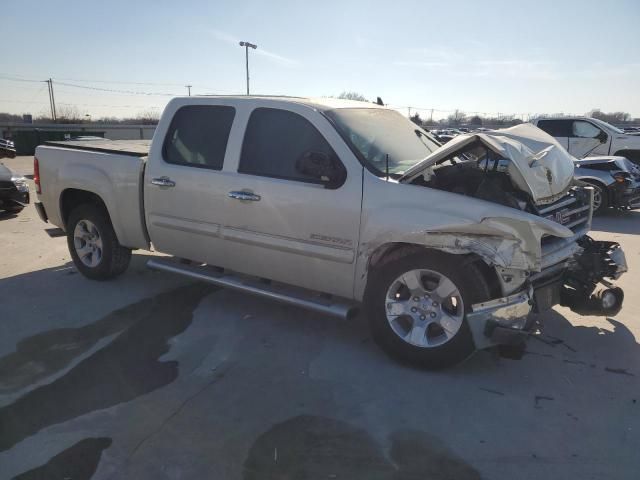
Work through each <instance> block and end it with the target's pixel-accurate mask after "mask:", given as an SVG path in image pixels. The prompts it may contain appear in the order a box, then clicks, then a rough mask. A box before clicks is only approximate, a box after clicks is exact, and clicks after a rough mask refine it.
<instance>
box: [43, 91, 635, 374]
mask: <svg viewBox="0 0 640 480" xmlns="http://www.w3.org/2000/svg"><path fill="white" fill-rule="evenodd" d="M509 135H511V136H512V137H513V138H509ZM541 148H542V149H544V152H545V155H544V156H540V158H539V159H538V160H537V161H536V162H535V164H530V162H529V156H531V155H534V154H535V153H534V152H539V151H540V149H541ZM472 158H473V159H472ZM573 171H574V166H573V161H572V158H571V156H570V155H568V153H567V152H566V151H565V150H564V149H563V148H561V147H560V146H559V144H558V143H557V142H556V141H555V140H554V139H553V138H552V137H550V136H548V135H546V134H545V133H544V132H542V131H540V130H538V129H536V128H533V127H532V126H531V125H528V126H520V127H514V128H513V129H509V130H508V131H503V132H502V133H501V134H500V136H489V135H461V136H458V137H456V138H455V139H453V140H452V141H451V142H449V143H448V144H447V145H444V146H440V145H439V144H438V143H437V142H436V141H435V140H434V138H433V137H432V136H431V135H430V134H429V133H428V132H426V131H425V130H423V129H421V128H419V127H417V126H416V125H415V124H414V123H412V122H410V121H409V120H408V119H406V118H405V117H403V116H402V115H401V114H400V113H398V112H396V111H395V110H392V109H388V108H385V107H381V106H378V105H375V104H366V103H363V102H349V101H341V100H335V99H322V100H311V99H304V98H283V97H250V96H246V97H184V98H176V99H173V100H171V101H170V102H169V103H168V105H167V106H166V108H165V110H164V113H163V115H162V118H161V119H160V122H159V124H158V126H157V129H156V131H155V134H154V137H153V141H152V142H151V143H150V144H149V143H148V142H140V141H138V142H131V141H122V142H114V141H111V142H109V141H105V142H99V141H91V142H82V141H78V142H73V141H71V142H53V143H51V144H49V145H46V146H40V147H38V148H37V150H36V155H35V159H34V174H35V178H34V179H35V182H36V185H37V193H38V200H39V201H38V203H36V209H37V211H38V212H39V215H40V217H41V218H42V219H43V220H45V221H47V220H48V221H49V222H51V223H53V224H54V225H57V226H58V227H60V228H62V229H64V230H65V231H66V234H67V242H68V246H69V251H70V253H71V257H72V259H73V262H74V264H75V266H76V268H77V269H78V270H79V271H80V272H81V273H82V274H84V275H85V276H86V277H88V278H91V279H99V280H104V279H108V278H112V277H115V276H117V275H119V274H121V273H123V272H124V271H125V270H126V269H127V266H128V264H129V260H130V257H131V250H132V249H143V250H144V249H149V248H150V247H151V245H153V248H154V250H156V251H159V252H164V253H167V254H170V255H173V256H174V257H176V259H178V260H179V261H174V260H172V259H165V258H154V259H152V260H150V261H149V262H148V265H149V266H150V267H151V268H155V269H159V270H162V271H167V272H173V273H178V274H181V275H185V276H187V277H190V278H195V279H199V280H202V281H206V282H210V283H213V284H216V285H221V286H225V287H229V288H233V289H237V290H240V291H243V292H247V293H251V294H255V295H259V296H262V297H265V298H268V299H272V300H276V301H280V302H285V303H289V304H294V305H298V306H302V307H304V308H308V309H311V310H315V311H320V312H324V313H328V314H333V315H337V316H340V317H343V318H348V317H349V316H350V315H352V314H353V312H354V311H355V309H356V308H357V307H358V306H360V305H362V306H364V309H365V313H366V316H367V318H368V321H369V324H370V327H371V329H372V332H373V337H374V339H375V340H376V342H377V343H378V344H379V345H380V346H381V347H382V348H383V349H384V350H386V351H387V352H388V353H389V354H391V355H393V356H395V357H397V358H400V359H401V360H403V361H407V362H411V363H414V364H418V365H422V366H425V367H430V368H436V367H443V366H447V365H451V364H453V363H456V362H459V361H461V360H463V359H465V358H467V357H468V356H469V355H470V354H471V353H472V352H473V351H474V350H475V349H481V348H487V347H490V346H494V345H498V344H503V343H510V342H521V341H522V338H525V337H527V336H528V335H529V334H530V332H531V331H532V330H533V329H534V321H535V320H534V318H533V317H531V316H530V315H529V314H530V313H531V312H532V311H538V312H540V311H544V310H546V309H548V308H551V307H552V306H553V305H555V304H557V303H560V302H562V304H564V305H567V306H569V307H570V308H572V309H574V310H575V311H578V312H581V313H589V314H600V315H613V314H615V313H617V311H619V309H620V308H621V305H622V297H623V294H622V290H620V289H619V288H617V287H614V286H612V285H611V283H608V282H607V284H608V285H609V286H608V287H605V286H604V285H599V283H600V282H601V280H603V279H604V278H605V277H606V278H607V279H609V280H613V279H616V278H618V277H619V276H620V275H621V274H622V273H623V272H624V271H626V263H625V260H624V253H623V251H622V249H621V248H620V246H619V245H618V244H616V243H612V242H597V241H594V240H592V239H591V238H589V237H588V236H587V235H586V234H587V232H588V231H589V228H590V223H591V198H592V190H591V189H590V188H587V187H582V186H579V185H575V186H574V185H573V184H572V182H573V181H574V180H573ZM185 260H191V261H192V263H191V264H187V263H188V262H186V261H185ZM318 292H320V293H318ZM212 320H214V319H212Z"/></svg>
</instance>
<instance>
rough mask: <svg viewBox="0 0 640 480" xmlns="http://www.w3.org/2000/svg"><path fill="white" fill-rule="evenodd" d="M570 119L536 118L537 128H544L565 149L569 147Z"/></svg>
mask: <svg viewBox="0 0 640 480" xmlns="http://www.w3.org/2000/svg"><path fill="white" fill-rule="evenodd" d="M571 123H572V122H571V120H564V119H557V120H556V119H553V118H550V119H546V120H538V123H537V126H538V128H540V129H542V130H544V131H545V132H547V133H548V134H549V135H551V136H552V137H554V138H555V139H556V140H557V141H558V142H559V143H560V145H562V146H563V147H564V148H566V149H567V150H568V149H569V137H570V135H571Z"/></svg>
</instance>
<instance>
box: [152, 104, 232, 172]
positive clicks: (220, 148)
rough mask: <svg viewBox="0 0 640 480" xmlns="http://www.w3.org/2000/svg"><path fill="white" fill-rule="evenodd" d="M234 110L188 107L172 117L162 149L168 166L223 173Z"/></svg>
mask: <svg viewBox="0 0 640 480" xmlns="http://www.w3.org/2000/svg"><path fill="white" fill-rule="evenodd" d="M234 117H235V108H233V107H229V106H222V105H189V106H185V107H181V108H180V109H178V111H177V112H176V113H175V115H174V116H173V119H172V120H171V125H170V126H169V130H168V131H167V135H166V137H165V139H164V144H163V147H162V156H163V158H164V160H165V162H167V163H171V164H174V165H185V166H189V167H196V168H207V169H210V170H222V165H223V163H224V156H225V153H226V150H227V142H228V141H229V134H230V132H231V126H232V125H233V119H234Z"/></svg>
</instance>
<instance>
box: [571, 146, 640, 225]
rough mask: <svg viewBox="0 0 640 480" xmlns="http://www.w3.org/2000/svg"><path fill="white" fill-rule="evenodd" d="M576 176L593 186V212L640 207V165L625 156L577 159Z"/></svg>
mask: <svg viewBox="0 0 640 480" xmlns="http://www.w3.org/2000/svg"><path fill="white" fill-rule="evenodd" d="M574 163H575V166H576V169H575V177H576V178H577V179H578V180H581V181H583V182H586V183H588V184H590V185H591V186H593V188H594V194H593V213H594V214H596V213H601V212H603V211H604V210H605V209H607V208H608V207H614V208H619V209H634V208H640V168H639V167H638V166H637V165H635V164H633V163H632V162H630V161H629V160H627V159H626V158H624V157H589V158H585V159H582V160H575V162H574Z"/></svg>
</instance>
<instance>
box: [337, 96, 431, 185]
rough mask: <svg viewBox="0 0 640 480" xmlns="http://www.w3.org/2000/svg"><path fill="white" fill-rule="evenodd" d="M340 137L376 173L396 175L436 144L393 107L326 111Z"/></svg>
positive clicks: (428, 152) (424, 155)
mask: <svg viewBox="0 0 640 480" xmlns="http://www.w3.org/2000/svg"><path fill="white" fill-rule="evenodd" d="M326 115H327V116H328V117H329V118H330V119H332V120H333V121H334V123H335V125H336V128H337V129H338V130H339V132H340V133H341V135H342V137H343V138H344V139H345V140H346V141H347V142H348V143H350V144H351V147H352V148H354V149H355V150H356V151H358V152H359V153H360V154H361V156H362V157H363V158H364V160H365V161H366V162H367V163H368V164H369V166H370V167H372V169H373V170H374V171H375V172H376V173H377V174H378V175H380V176H384V175H385V174H386V168H387V155H388V156H389V173H390V174H392V175H400V174H402V173H403V172H404V171H406V170H408V169H409V168H411V167H412V166H413V165H415V164H416V163H418V162H419V161H420V160H422V159H424V158H425V157H426V156H428V155H429V154H431V153H432V152H433V151H435V150H437V149H438V148H440V145H438V144H437V143H436V141H435V140H434V138H433V137H432V136H431V135H430V134H428V133H427V132H425V131H424V130H422V129H421V128H419V127H418V126H417V125H415V124H414V123H413V122H411V121H409V120H408V119H406V118H405V117H403V116H402V115H401V114H400V113H398V112H396V111H395V110H386V109H382V108H339V109H335V110H330V111H328V112H326Z"/></svg>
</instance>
